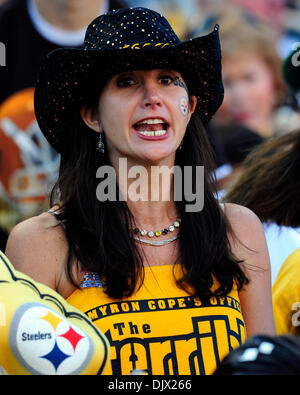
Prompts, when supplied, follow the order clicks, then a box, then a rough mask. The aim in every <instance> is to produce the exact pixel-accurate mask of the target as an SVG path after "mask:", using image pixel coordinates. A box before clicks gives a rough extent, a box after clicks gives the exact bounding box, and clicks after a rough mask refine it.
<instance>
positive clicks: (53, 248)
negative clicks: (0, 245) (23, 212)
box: [5, 213, 68, 289]
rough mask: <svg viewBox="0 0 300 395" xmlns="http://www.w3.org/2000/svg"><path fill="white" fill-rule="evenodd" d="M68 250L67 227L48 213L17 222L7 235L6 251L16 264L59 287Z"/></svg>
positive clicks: (26, 272) (33, 276) (40, 279)
mask: <svg viewBox="0 0 300 395" xmlns="http://www.w3.org/2000/svg"><path fill="white" fill-rule="evenodd" d="M67 252H68V246H67V241H66V238H65V235H64V230H63V228H62V227H61V225H59V223H58V222H57V221H56V219H55V217H54V216H53V215H52V214H49V213H43V214H40V215H38V216H36V217H32V218H29V219H27V220H25V221H23V222H20V223H19V224H18V225H16V226H15V227H14V228H13V229H12V231H11V233H10V235H9V238H8V241H7V246H6V250H5V254H6V255H7V257H8V258H9V260H10V261H11V263H12V264H13V265H14V267H15V268H16V269H17V270H19V271H21V272H23V273H25V274H27V275H29V276H31V277H32V278H33V279H34V280H36V281H39V282H42V283H44V284H46V285H48V286H50V287H51V288H53V289H56V285H57V280H58V278H59V277H60V275H61V272H62V270H63V269H64V265H65V262H66V257H67Z"/></svg>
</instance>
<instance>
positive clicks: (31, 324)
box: [9, 303, 93, 375]
mask: <svg viewBox="0 0 300 395" xmlns="http://www.w3.org/2000/svg"><path fill="white" fill-rule="evenodd" d="M9 337H10V338H9V341H10V347H11V349H12V351H13V353H14V355H15V357H16V358H17V359H18V361H19V362H20V363H21V364H22V365H23V366H24V367H25V368H26V369H27V370H28V371H29V372H30V373H32V374H35V375H36V374H42V375H70V374H79V373H80V372H81V371H82V370H83V369H84V368H85V367H86V366H87V364H88V363H89V361H90V359H91V357H92V355H93V343H92V341H91V339H90V337H89V336H88V335H87V334H86V333H84V332H83V331H82V330H81V329H79V328H77V327H76V326H75V325H74V324H70V322H68V321H67V319H66V318H65V317H63V316H62V315H60V314H59V313H57V312H55V311H54V310H52V309H50V308H49V307H46V306H45V305H42V304H39V303H26V304H24V305H22V306H21V307H20V308H19V309H18V310H17V312H16V313H15V316H14V318H13V321H12V325H11V330H10V335H9Z"/></svg>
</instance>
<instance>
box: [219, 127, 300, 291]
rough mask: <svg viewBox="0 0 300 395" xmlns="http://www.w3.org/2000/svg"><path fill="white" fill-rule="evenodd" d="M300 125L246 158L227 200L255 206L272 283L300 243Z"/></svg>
mask: <svg viewBox="0 0 300 395" xmlns="http://www.w3.org/2000/svg"><path fill="white" fill-rule="evenodd" d="M299 153H300V129H298V130H296V131H294V132H290V133H287V134H285V135H283V136H277V137H274V138H272V139H269V140H268V141H266V142H265V143H264V144H262V145H260V146H259V147H258V148H257V149H256V150H254V151H253V152H252V153H251V154H250V155H249V156H248V157H247V159H246V161H245V163H244V166H245V168H246V170H245V171H244V172H243V174H242V175H241V176H240V177H239V178H238V179H237V181H236V182H235V183H234V184H233V186H232V187H231V188H230V189H229V191H228V193H227V194H226V196H225V198H224V201H226V202H230V203H237V204H241V205H243V206H245V207H248V208H249V209H250V210H252V211H253V212H254V213H255V214H256V215H257V216H258V217H259V219H260V220H261V221H262V222H263V223H264V229H265V235H266V240H267V245H268V249H269V254H270V261H271V275H272V284H274V281H275V279H276V277H277V274H278V272H279V270H280V268H281V266H282V265H283V263H284V261H285V260H286V259H287V258H288V256H289V255H290V254H291V253H293V252H294V251H295V250H296V249H298V248H299V247H300V204H299V202H300V178H299V173H300V154H299Z"/></svg>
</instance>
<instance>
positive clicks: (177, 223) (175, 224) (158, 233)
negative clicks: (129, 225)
mask: <svg viewBox="0 0 300 395" xmlns="http://www.w3.org/2000/svg"><path fill="white" fill-rule="evenodd" d="M180 222H181V218H177V219H176V221H174V222H173V224H172V225H170V226H169V227H168V228H164V229H162V230H156V231H154V230H149V231H148V230H145V229H142V230H141V229H139V228H134V229H133V230H132V231H133V234H134V235H137V234H139V235H141V236H148V237H154V236H156V237H159V236H161V235H166V234H168V233H169V232H174V230H175V228H179V226H180ZM134 239H135V240H137V239H139V237H134ZM172 239H173V238H172ZM169 240H171V239H169ZM174 240H175V239H174ZM164 241H167V240H164ZM171 241H173V240H171ZM149 244H150V243H149ZM166 244H167V243H166ZM153 245H154V244H153Z"/></svg>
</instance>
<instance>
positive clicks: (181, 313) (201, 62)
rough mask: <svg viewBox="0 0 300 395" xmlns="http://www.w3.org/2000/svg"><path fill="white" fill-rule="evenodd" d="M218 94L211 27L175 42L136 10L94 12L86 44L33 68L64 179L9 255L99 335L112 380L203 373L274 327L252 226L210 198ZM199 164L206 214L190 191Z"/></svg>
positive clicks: (20, 229)
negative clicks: (208, 131)
mask: <svg viewBox="0 0 300 395" xmlns="http://www.w3.org/2000/svg"><path fill="white" fill-rule="evenodd" d="M222 98H223V88H222V81H221V67H220V48H219V40H218V28H217V27H216V28H215V30H214V31H213V32H212V33H211V34H209V35H207V36H205V37H200V38H198V39H195V40H190V41H187V42H185V43H180V41H179V40H178V38H177V36H176V35H175V33H174V32H173V30H172V28H171V27H170V25H169V24H168V22H167V21H166V19H165V18H164V17H162V16H160V15H158V14H157V13H156V12H154V11H151V10H147V9H144V8H135V9H126V10H118V11H115V12H111V13H108V14H106V15H103V16H100V17H99V18H97V19H96V20H95V21H93V22H92V23H91V24H90V26H89V28H88V30H87V34H86V39H85V45H84V48H83V49H82V50H64V49H61V50H57V51H55V52H53V53H52V54H50V55H49V56H48V58H47V59H46V61H45V63H44V65H43V67H42V69H41V74H40V77H39V80H38V83H37V87H36V93H35V109H36V115H37V119H38V122H39V125H40V127H41V129H42V130H43V133H44V134H45V136H46V137H47V138H48V140H49V142H50V143H51V144H52V146H53V147H55V148H56V149H57V150H58V151H59V152H60V153H61V168H60V177H59V180H58V182H57V187H56V188H55V189H54V191H53V194H52V202H51V203H52V208H51V210H50V212H48V213H44V214H42V215H40V216H38V217H36V218H32V219H30V220H28V221H25V222H23V223H21V224H19V225H17V226H16V228H15V229H14V230H13V231H12V232H11V235H10V237H9V240H8V244H7V250H6V253H7V256H8V257H9V258H10V260H11V261H12V262H13V264H14V265H15V267H16V268H17V269H18V270H20V271H24V272H26V274H28V275H29V276H32V277H33V278H34V279H35V280H37V281H40V282H42V283H44V284H46V285H48V286H50V287H51V288H53V289H55V290H56V291H57V292H58V293H59V294H60V295H62V296H63V297H64V298H65V299H66V300H67V301H68V302H69V303H70V304H72V305H74V306H75V307H77V308H79V309H80V310H81V311H84V312H86V314H87V315H88V316H89V317H90V318H91V319H92V320H93V322H94V323H95V325H97V326H99V327H101V328H102V329H101V330H102V331H103V332H104V333H105V335H106V337H107V338H108V339H109V341H110V346H111V364H110V366H109V368H108V370H107V373H108V374H112V373H113V374H130V373H131V372H133V371H140V370H142V371H146V372H147V373H149V374H197V373H198V374H199V373H201V374H207V373H211V372H212V371H213V370H214V369H215V367H216V365H217V364H218V363H219V361H220V360H221V358H222V357H223V356H224V355H225V354H226V353H228V352H229V351H230V350H231V349H232V348H234V347H236V346H237V345H239V344H240V343H241V342H242V341H243V340H244V339H245V328H246V330H247V335H248V336H252V335H253V334H254V333H257V332H265V333H273V332H274V324H273V317H272V306H271V292H270V278H269V277H270V269H269V258H268V253H267V248H266V244H265V240H264V237H263V229H262V227H261V224H260V222H259V220H258V219H257V218H256V216H255V215H254V214H253V213H252V212H250V211H249V210H247V209H245V208H242V207H239V206H235V205H226V206H225V207H224V211H223V209H222V208H221V207H220V206H219V205H218V203H217V202H216V200H215V199H214V197H213V193H212V191H211V190H210V181H211V180H210V177H209V174H210V169H211V167H212V166H211V165H210V147H209V144H208V143H207V138H206V135H205V131H204V130H203V127H202V126H201V121H202V122H203V123H204V124H207V122H208V121H209V119H210V118H211V116H212V115H213V114H214V113H215V111H216V110H217V108H218V107H219V105H220V104H221V102H222ZM199 117H200V121H199ZM95 147H97V149H98V150H96V148H95ZM125 165H126V166H125ZM174 165H175V166H177V168H176V169H177V173H179V175H182V177H181V178H180V177H179V178H178V177H177V178H176V176H175V175H174V177H172V172H169V176H168V181H169V182H170V183H169V186H168V188H166V184H167V182H166V178H165V179H164V180H159V181H158V182H151V178H150V176H151V172H152V170H153V169H151V167H153V168H154V170H155V169H156V170H157V167H159V168H160V169H161V168H164V169H165V170H171V169H172V167H173V166H174ZM197 166H198V168H197ZM201 166H204V178H203V177H202V179H201V180H200V181H201V191H200V192H201V193H204V198H203V204H202V205H201V204H200V206H201V207H202V206H203V210H199V204H198V205H197V204H195V205H192V204H188V203H191V202H192V200H194V201H195V200H196V203H197V198H198V196H194V199H190V195H191V194H190V193H187V192H188V191H187V188H191V187H193V192H194V191H195V190H196V191H197V192H198V194H199V172H198V171H197V169H200V170H201V169H203V167H201ZM191 167H192V168H193V173H192V174H191V172H190V171H184V170H188V169H190V168H191ZM124 169H125V170H124ZM112 170H113V171H112ZM178 170H181V174H180V171H178ZM138 171H139V173H140V177H137V175H138ZM105 174H108V177H107V178H105ZM124 174H125V176H124ZM112 176H113V177H115V178H116V182H114V183H112V182H111V179H112ZM201 176H202V173H201V171H200V178H201ZM97 177H98V178H97ZM178 180H179V181H178ZM137 184H138V185H137ZM202 184H203V185H204V190H203V185H202ZM114 187H116V192H117V193H114V191H115V190H114ZM163 187H164V188H163ZM166 192H169V193H170V194H169V195H170V199H167V198H166V196H165V195H164V196H162V194H163V193H164V194H166ZM189 192H190V191H189ZM139 196H140V197H141V199H137V197H139ZM149 196H150V197H151V199H150V198H149ZM152 197H154V198H152ZM181 197H182V198H181ZM201 207H200V208H201ZM196 209H197V210H198V211H196V212H193V211H195V210H196ZM234 235H235V236H234ZM238 240H241V242H239V241H238ZM245 246H247V247H245ZM254 251H255V252H254Z"/></svg>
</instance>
